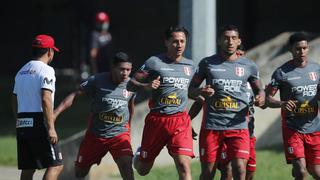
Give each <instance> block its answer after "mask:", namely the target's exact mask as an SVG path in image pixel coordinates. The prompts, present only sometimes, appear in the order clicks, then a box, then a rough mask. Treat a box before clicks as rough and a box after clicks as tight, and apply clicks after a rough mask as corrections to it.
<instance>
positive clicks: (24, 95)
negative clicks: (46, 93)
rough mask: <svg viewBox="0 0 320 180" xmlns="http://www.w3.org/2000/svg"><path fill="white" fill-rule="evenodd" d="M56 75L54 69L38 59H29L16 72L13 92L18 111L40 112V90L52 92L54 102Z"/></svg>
mask: <svg viewBox="0 0 320 180" xmlns="http://www.w3.org/2000/svg"><path fill="white" fill-rule="evenodd" d="M55 83H56V77H55V72H54V69H53V68H52V67H51V66H49V65H47V64H46V63H44V62H42V61H39V60H31V61H29V62H28V63H27V64H25V65H24V66H23V67H22V68H21V69H20V70H19V72H18V73H17V74H16V77H15V83H14V89H13V93H14V94H16V95H17V100H18V113H21V112H42V100H41V91H42V89H47V90H50V91H51V92H52V104H54V93H55Z"/></svg>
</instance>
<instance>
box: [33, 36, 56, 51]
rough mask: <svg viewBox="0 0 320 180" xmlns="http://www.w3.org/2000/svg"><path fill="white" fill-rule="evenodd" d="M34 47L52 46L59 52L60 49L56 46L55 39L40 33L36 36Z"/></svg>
mask: <svg viewBox="0 0 320 180" xmlns="http://www.w3.org/2000/svg"><path fill="white" fill-rule="evenodd" d="M32 47H38V48H52V49H53V50H55V51H57V52H59V51H60V50H59V49H58V48H56V47H55V46H54V39H53V38H52V37H51V36H49V35H45V34H40V35H38V36H36V37H35V38H34V40H33V41H32Z"/></svg>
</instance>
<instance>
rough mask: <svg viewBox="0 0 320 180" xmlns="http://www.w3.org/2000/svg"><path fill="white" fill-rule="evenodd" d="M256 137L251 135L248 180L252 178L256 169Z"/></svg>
mask: <svg viewBox="0 0 320 180" xmlns="http://www.w3.org/2000/svg"><path fill="white" fill-rule="evenodd" d="M255 144H256V137H254V136H253V137H250V157H249V160H248V164H247V174H246V180H252V179H253V177H254V173H255V171H256V164H257V163H256V151H255Z"/></svg>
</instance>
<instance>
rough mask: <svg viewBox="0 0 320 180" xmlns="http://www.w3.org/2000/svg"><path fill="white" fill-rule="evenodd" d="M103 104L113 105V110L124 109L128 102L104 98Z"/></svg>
mask: <svg viewBox="0 0 320 180" xmlns="http://www.w3.org/2000/svg"><path fill="white" fill-rule="evenodd" d="M102 102H107V103H108V104H110V105H111V107H112V108H115V109H118V108H122V107H124V106H126V105H127V101H125V100H121V99H114V98H108V97H103V98H102Z"/></svg>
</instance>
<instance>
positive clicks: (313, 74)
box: [309, 72, 317, 81]
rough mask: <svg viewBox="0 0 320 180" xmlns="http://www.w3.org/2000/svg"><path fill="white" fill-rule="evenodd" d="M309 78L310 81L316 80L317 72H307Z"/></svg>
mask: <svg viewBox="0 0 320 180" xmlns="http://www.w3.org/2000/svg"><path fill="white" fill-rule="evenodd" d="M309 78H310V79H311V80H312V81H316V80H317V73H316V72H309Z"/></svg>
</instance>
